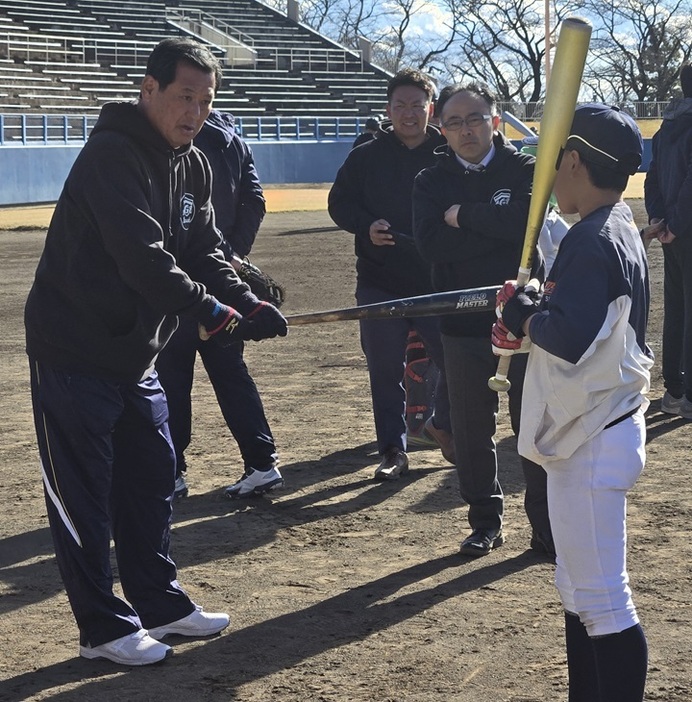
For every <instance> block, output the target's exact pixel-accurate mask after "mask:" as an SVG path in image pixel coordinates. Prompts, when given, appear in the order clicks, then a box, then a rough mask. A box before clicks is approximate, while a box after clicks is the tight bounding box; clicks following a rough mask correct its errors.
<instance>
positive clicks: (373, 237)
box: [329, 69, 454, 480]
mask: <svg viewBox="0 0 692 702" xmlns="http://www.w3.org/2000/svg"><path fill="white" fill-rule="evenodd" d="M434 92H435V88H434V85H433V83H432V81H431V80H430V78H428V77H427V76H426V75H425V74H423V73H421V72H420V71H415V70H412V69H405V70H403V71H400V72H399V73H397V74H396V75H395V76H394V77H393V78H392V79H391V80H390V81H389V85H388V87H387V116H388V117H389V120H390V121H389V122H385V123H383V124H382V125H381V126H380V134H379V135H378V137H377V139H373V140H372V141H369V142H367V143H366V144H363V145H361V146H359V147H358V148H356V149H353V150H352V151H351V152H350V153H349V155H348V158H347V159H346V161H345V162H344V164H343V165H342V166H341V168H340V169H339V172H338V173H337V175H336V179H335V181H334V185H333V186H332V189H331V191H330V193H329V214H330V215H331V217H332V219H333V220H334V221H335V222H336V224H338V225H339V226H340V227H341V228H342V229H345V230H346V231H348V232H352V233H353V234H355V246H356V256H357V261H356V273H357V282H356V300H357V302H358V304H359V305H368V304H372V303H376V302H385V301H387V300H394V299H397V298H400V297H409V296H412V295H425V294H429V293H430V292H431V291H432V289H431V282H430V267H429V265H428V264H427V263H425V261H423V259H422V258H421V256H420V254H419V253H418V251H417V250H416V246H415V243H414V241H413V227H412V222H411V188H412V186H413V179H414V178H415V176H416V174H417V173H418V172H419V171H420V170H421V169H423V168H426V167H427V166H430V165H432V163H433V162H434V156H433V151H434V150H435V148H437V147H438V146H441V145H443V144H444V139H443V138H442V136H441V135H440V132H439V130H438V129H437V128H436V127H433V126H430V125H428V119H429V118H430V116H431V115H432V111H433V95H434ZM411 329H415V330H416V331H417V332H418V333H419V335H420V336H421V338H422V339H423V341H424V343H425V346H426V348H427V350H428V353H429V355H430V357H431V358H432V359H433V361H435V363H436V364H437V366H438V367H439V368H440V369H442V368H443V364H444V361H443V358H442V344H441V341H440V331H439V321H438V318H437V317H417V318H415V317H414V318H405V317H404V318H400V319H387V320H362V321H361V322H360V338H361V344H362V347H363V352H364V353H365V358H366V360H367V364H368V373H369V375H370V391H371V395H372V406H373V413H374V417H375V432H376V434H377V448H378V451H379V453H380V455H381V457H382V458H381V462H380V464H379V466H378V467H377V469H376V471H375V479H376V480H394V479H396V478H398V477H399V476H400V475H402V474H404V473H407V472H408V469H409V465H408V455H407V453H406V448H407V446H406V414H405V409H406V394H405V391H404V386H403V383H402V381H403V376H404V364H405V359H406V344H407V339H408V333H409V331H410V330H411ZM450 428H451V427H450V420H449V401H448V399H447V391H446V387H445V379H444V374H443V373H440V380H439V381H438V384H437V392H436V400H435V413H434V416H433V417H431V418H430V419H429V420H428V423H427V426H426V429H427V431H428V434H429V435H430V436H431V437H432V438H433V439H434V440H435V441H436V443H437V444H438V445H439V446H440V448H441V449H442V452H443V456H444V457H445V458H446V459H447V460H450V461H451V462H454V456H453V445H452V437H451V434H450Z"/></svg>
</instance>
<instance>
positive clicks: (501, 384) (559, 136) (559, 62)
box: [488, 17, 591, 392]
mask: <svg viewBox="0 0 692 702" xmlns="http://www.w3.org/2000/svg"><path fill="white" fill-rule="evenodd" d="M590 39H591V24H589V22H587V21H586V20H583V19H580V18H578V17H569V18H567V19H566V20H564V22H563V23H562V27H561V28H560V37H559V39H558V42H557V48H556V50H555V61H554V63H553V69H552V71H551V73H550V81H549V82H548V88H547V90H546V95H545V107H544V110H543V118H542V119H541V125H540V137H539V139H538V151H537V153H536V165H535V167H534V176H533V190H532V193H531V203H530V205H529V216H528V220H527V222H526V233H525V235H524V248H523V249H522V253H521V262H520V264H519V272H518V273H517V282H518V284H519V285H526V283H527V282H528V280H529V278H530V276H531V264H532V263H533V257H534V252H535V249H536V242H537V241H538V235H539V233H540V231H541V227H542V226H543V220H544V219H545V213H546V208H547V206H548V201H549V199H550V194H551V192H552V190H553V185H554V184H555V177H556V175H557V171H556V170H555V164H556V162H557V157H558V154H559V152H560V149H561V148H563V147H564V146H565V144H566V143H567V137H568V136H569V128H570V127H571V126H572V119H573V118H574V110H575V108H576V106H577V96H578V94H579V87H580V85H581V77H582V73H583V72H584V64H585V63H586V54H587V51H588V50H589V41H590ZM546 50H547V49H546ZM511 358H512V357H511V356H501V357H500V360H499V361H498V365H497V371H496V373H495V375H494V376H493V377H492V378H490V380H488V386H489V387H490V389H491V390H495V391H496V392H507V390H509V387H510V382H509V380H507V373H508V372H509V363H510V359H511Z"/></svg>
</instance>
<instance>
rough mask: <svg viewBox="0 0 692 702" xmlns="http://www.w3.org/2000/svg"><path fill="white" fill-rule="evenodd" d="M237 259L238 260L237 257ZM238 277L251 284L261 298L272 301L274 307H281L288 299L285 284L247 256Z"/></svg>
mask: <svg viewBox="0 0 692 702" xmlns="http://www.w3.org/2000/svg"><path fill="white" fill-rule="evenodd" d="M236 260H238V258H237V257H236ZM238 277H239V278H240V279H241V280H242V281H243V282H244V283H247V284H248V285H249V286H250V290H252V292H253V293H254V294H255V295H257V297H258V298H259V299H260V300H264V301H265V302H270V303H271V304H272V305H274V307H281V305H282V304H283V302H284V300H285V299H286V291H285V290H284V288H283V286H282V285H280V284H279V283H277V282H276V281H275V280H274V278H272V277H271V276H270V275H269V274H268V273H265V272H264V271H262V270H260V269H259V268H258V267H257V266H256V265H255V264H254V263H250V259H249V258H248V257H247V256H246V257H245V258H244V259H242V261H241V263H240V268H238Z"/></svg>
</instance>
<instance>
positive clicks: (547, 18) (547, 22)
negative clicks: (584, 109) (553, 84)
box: [543, 0, 550, 89]
mask: <svg viewBox="0 0 692 702" xmlns="http://www.w3.org/2000/svg"><path fill="white" fill-rule="evenodd" d="M543 18H544V23H545V24H544V31H545V85H546V89H547V88H548V81H549V80H550V0H545V10H544V12H543Z"/></svg>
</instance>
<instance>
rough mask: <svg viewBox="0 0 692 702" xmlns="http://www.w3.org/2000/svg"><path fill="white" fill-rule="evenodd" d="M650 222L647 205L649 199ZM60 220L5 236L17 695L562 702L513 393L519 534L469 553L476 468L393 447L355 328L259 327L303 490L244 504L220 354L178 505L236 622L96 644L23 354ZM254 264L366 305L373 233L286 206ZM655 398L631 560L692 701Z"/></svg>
mask: <svg viewBox="0 0 692 702" xmlns="http://www.w3.org/2000/svg"><path fill="white" fill-rule="evenodd" d="M632 204H633V206H634V207H635V208H636V213H637V219H638V221H639V222H640V224H643V223H644V215H643V212H642V207H641V201H639V202H634V203H632ZM43 236H44V233H43V232H41V231H34V230H29V231H20V230H15V231H0V252H1V253H2V255H1V256H0V275H1V276H2V281H3V295H2V296H1V297H0V319H1V320H2V329H3V333H2V337H1V338H0V345H1V346H0V348H1V349H2V354H1V355H0V370H1V375H0V387H1V389H2V392H1V393H0V411H1V412H2V417H3V431H2V438H0V514H2V517H1V518H0V613H1V615H2V616H1V618H0V640H1V641H2V642H3V655H2V657H0V700H3V701H4V700H12V701H14V700H17V701H18V700H56V701H60V702H73V701H74V702H76V701H86V700H89V701H91V700H100V701H106V702H110V701H111V700H112V701H113V702H115V701H116V700H117V701H118V702H121V701H123V700H137V701H139V700H145V701H156V702H158V701H164V700H165V701H166V702H175V701H177V700H185V701H186V702H191V701H193V700H194V701H195V702H196V701H197V700H204V701H212V702H223V701H228V700H235V701H240V702H275V701H276V702H553V701H560V700H565V699H566V672H565V654H564V648H563V639H562V628H563V623H562V615H561V611H560V606H559V604H558V597H557V592H556V590H555V588H554V586H553V583H552V577H553V566H552V565H551V564H550V563H549V562H546V561H543V560H541V559H540V558H538V557H536V556H535V555H533V554H532V552H530V551H528V550H527V549H528V543H529V536H530V532H529V527H528V524H527V521H526V518H525V516H524V513H523V508H522V498H523V495H522V479H521V470H520V467H519V463H518V459H517V457H516V453H515V446H516V445H515V441H514V439H513V438H512V437H511V436H510V431H509V426H508V418H507V414H506V409H505V407H504V406H503V409H502V411H501V414H500V423H501V424H500V431H499V435H498V440H499V450H500V456H501V459H500V460H501V476H502V477H501V479H502V483H503V487H504V489H505V492H506V532H507V537H508V541H507V543H506V544H505V545H504V546H503V547H502V548H500V549H498V550H497V551H495V552H493V553H492V554H491V555H489V556H487V557H486V558H482V559H478V560H473V559H469V558H464V557H462V556H460V555H459V554H458V548H459V543H460V541H461V539H462V538H463V536H464V535H465V534H466V533H467V524H466V507H465V506H463V505H462V504H461V502H460V498H459V496H458V488H457V480H456V474H455V471H454V470H453V469H450V467H449V466H448V465H447V464H446V463H445V461H444V460H443V459H442V457H441V456H440V454H439V453H438V452H436V451H432V450H419V451H415V452H413V453H412V454H411V463H412V470H411V473H410V476H409V477H407V478H404V479H401V480H399V481H397V482H393V483H386V484H378V483H374V482H372V480H371V478H372V474H373V470H374V466H375V465H376V463H377V456H376V455H375V446H374V442H373V438H374V430H373V426H372V417H371V412H370V401H369V395H368V384H367V376H366V371H365V365H364V359H363V355H362V352H361V350H360V347H359V341H358V327H357V325H356V324H355V323H352V322H346V323H332V324H323V325H314V326H312V327H296V328H294V329H292V330H291V333H290V334H289V336H288V338H286V339H279V340H271V341H265V342H261V343H259V344H252V345H251V346H250V347H249V348H248V351H247V355H246V357H247V361H248V365H249V366H250V368H251V370H252V372H253V375H254V376H255V379H256V381H257V383H258V386H259V388H260V391H261V393H262V396H263V398H264V400H265V403H266V407H267V412H268V415H269V419H270V423H271V425H272V428H273V430H274V433H275V436H276V440H277V444H278V446H279V450H280V453H281V460H282V466H281V467H282V470H283V472H284V474H285V477H286V480H287V486H286V489H285V490H283V491H282V492H280V493H276V494H275V495H274V496H273V497H272V498H271V499H255V500H251V501H245V502H232V501H229V500H227V499H225V498H224V497H223V496H222V488H223V487H224V486H226V485H227V484H229V483H230V482H232V481H234V480H235V479H236V478H237V477H239V475H240V473H241V463H240V460H239V455H238V451H237V448H236V446H235V444H234V442H233V441H232V440H231V439H230V438H229V436H228V434H227V431H226V430H225V427H224V426H223V422H222V419H221V415H220V411H219V409H218V407H217V405H216V402H215V400H214V399H213V393H212V390H211V388H210V385H209V383H208V381H207V380H206V376H205V375H204V372H203V370H202V369H201V368H200V372H199V373H198V380H197V383H196V385H195V390H194V397H193V401H194V418H195V425H194V436H193V444H192V446H191V448H190V452H189V463H190V472H189V474H188V478H189V483H190V487H191V495H190V497H188V498H187V499H184V500H181V501H178V502H177V503H176V504H175V513H174V522H175V523H174V532H173V547H172V548H173V556H174V558H175V560H176V562H177V563H178V565H179V568H180V579H181V582H182V583H183V585H184V586H185V587H186V588H187V589H188V590H189V592H190V593H191V595H192V596H193V597H194V599H195V600H197V601H199V602H200V603H201V604H203V605H204V606H205V607H206V608H207V609H209V610H226V611H229V612H230V613H231V617H232V620H231V626H230V628H229V629H228V630H227V632H225V633H224V634H223V635H222V636H219V637H215V638H211V639H209V640H199V641H185V640H182V639H178V640H174V641H173V642H172V643H173V645H174V648H175V655H174V656H173V657H172V658H171V659H170V660H168V661H166V662H165V663H164V664H162V665H159V666H151V667H148V668H143V669H136V668H134V669H129V668H124V667H119V666H116V665H114V664H110V663H106V662H99V661H87V660H85V659H80V658H78V657H77V655H76V654H77V644H78V641H77V631H76V627H75V625H74V623H73V620H72V616H71V613H70V610H69V607H68V603H67V598H66V596H65V593H64V591H63V590H62V587H61V583H60V579H59V575H58V572H57V567H56V564H55V560H54V557H53V554H52V547H51V541H50V535H49V532H48V530H47V526H46V518H45V506H44V503H43V496H42V491H41V483H40V470H39V465H38V455H37V452H36V449H35V446H34V432H33V427H32V421H31V415H30V400H29V391H28V373H27V364H26V358H25V355H24V352H23V326H22V309H23V304H24V300H25V297H26V293H27V291H28V289H29V286H30V283H31V279H32V275H33V271H34V268H35V265H36V261H37V258H38V256H39V253H40V250H41V246H42V240H43ZM254 260H255V262H256V263H258V264H259V265H260V266H262V267H263V268H265V269H266V270H267V271H268V272H269V273H271V274H272V275H273V276H274V277H276V278H277V279H278V280H280V281H281V282H283V283H284V284H285V285H286V288H287V290H288V297H287V302H286V305H285V312H286V314H293V313H301V312H309V311H316V310H324V309H333V308H338V307H344V306H350V305H352V304H353V289H354V282H355V276H354V268H353V243H352V237H351V236H350V235H348V234H345V233H343V232H340V231H338V230H336V229H335V228H334V227H333V226H332V223H331V221H330V220H329V218H328V216H327V214H326V213H325V212H324V211H323V210H318V211H315V212H292V213H283V214H269V215H268V216H267V218H266V220H265V224H264V225H263V227H262V230H261V232H260V236H259V238H258V241H257V245H256V247H255V252H254ZM651 262H652V288H653V293H654V295H653V306H652V314H651V324H650V343H651V345H652V347H653V349H654V352H655V353H656V355H657V356H658V355H659V354H660V335H661V321H662V319H661V279H662V263H661V254H660V249H659V247H658V246H657V245H654V246H652V250H651ZM661 394H662V385H661V379H660V363H659V362H658V361H657V364H656V366H655V368H654V376H653V389H652V392H651V399H652V405H651V407H650V409H649V411H648V419H647V423H648V427H649V438H648V464H647V468H646V470H645V472H644V474H643V476H642V477H641V479H640V480H639V482H638V484H637V486H636V488H635V490H634V491H633V493H632V496H631V500H630V504H629V530H630V547H629V548H630V550H629V565H630V571H631V576H632V586H633V589H634V592H635V601H636V603H637V605H638V608H639V612H640V616H641V618H642V622H643V625H644V627H645V629H646V632H647V635H648V638H649V646H650V673H649V681H648V686H647V698H646V699H647V700H657V701H659V702H689V701H690V700H692V635H691V630H692V629H691V624H692V614H691V612H692V609H691V608H690V602H691V599H692V596H691V595H690V592H691V590H692V588H691V587H690V586H691V585H692V583H691V578H690V566H689V564H690V561H691V558H692V546H691V544H690V538H689V525H690V523H692V496H691V494H690V489H689V473H690V451H691V449H692V432H691V430H690V427H691V426H692V425H690V423H686V422H684V421H682V420H679V419H675V418H672V417H669V416H667V415H663V414H661V413H660V411H659V398H660V396H661Z"/></svg>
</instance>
